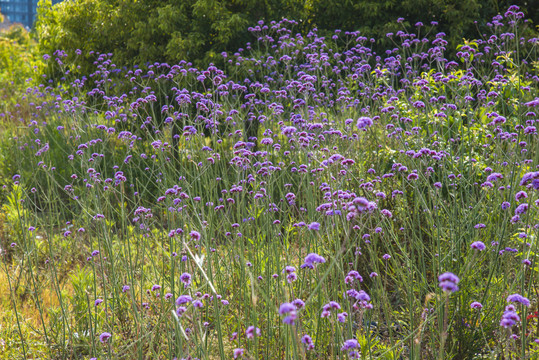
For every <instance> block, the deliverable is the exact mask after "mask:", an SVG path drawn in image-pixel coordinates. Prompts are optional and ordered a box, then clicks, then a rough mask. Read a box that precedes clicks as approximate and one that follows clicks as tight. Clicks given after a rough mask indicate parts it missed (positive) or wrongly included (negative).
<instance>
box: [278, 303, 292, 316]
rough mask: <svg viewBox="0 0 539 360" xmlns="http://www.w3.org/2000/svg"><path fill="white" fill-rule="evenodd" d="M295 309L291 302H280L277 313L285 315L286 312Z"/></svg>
mask: <svg viewBox="0 0 539 360" xmlns="http://www.w3.org/2000/svg"><path fill="white" fill-rule="evenodd" d="M295 310H296V307H295V306H294V304H291V303H283V304H281V306H280V307H279V315H281V316H282V315H286V314H288V313H289V312H292V311H295Z"/></svg>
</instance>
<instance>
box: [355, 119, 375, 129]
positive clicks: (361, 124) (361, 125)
mask: <svg viewBox="0 0 539 360" xmlns="http://www.w3.org/2000/svg"><path fill="white" fill-rule="evenodd" d="M372 124H373V122H372V119H371V118H370V117H366V116H362V117H360V118H359V119H357V123H356V126H357V128H358V129H359V130H362V129H365V128H368V127H371V126H372Z"/></svg>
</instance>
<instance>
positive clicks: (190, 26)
mask: <svg viewBox="0 0 539 360" xmlns="http://www.w3.org/2000/svg"><path fill="white" fill-rule="evenodd" d="M513 3H515V4H516V5H519V6H520V8H521V10H522V11H523V12H524V13H525V15H526V18H529V19H531V21H532V22H533V23H534V24H538V23H539V1H536V0H526V1H515V0H512V1H508V0H467V1H461V0H307V1H305V0H182V1H178V0H70V1H64V2H62V3H60V4H57V5H55V6H52V5H51V0H42V1H41V2H40V10H39V14H38V19H37V23H36V25H35V29H34V31H35V35H36V38H37V39H38V41H39V49H40V52H41V53H42V54H45V53H47V54H51V53H52V52H54V51H55V50H58V49H62V50H66V51H68V52H69V50H71V51H74V50H75V49H80V50H82V54H83V55H82V56H81V59H80V60H81V61H80V65H81V66H83V67H85V66H88V65H90V64H91V63H92V62H93V61H94V58H93V57H88V58H87V59H85V58H84V56H87V54H88V53H89V52H90V51H95V52H100V53H114V58H113V59H112V61H113V62H115V63H116V64H117V65H133V64H144V63H146V62H156V61H157V62H168V63H176V62H178V61H179V60H188V61H191V62H193V63H194V64H195V65H200V66H204V65H207V64H208V63H215V64H217V65H219V64H220V62H221V61H223V59H222V57H221V56H220V53H221V52H223V51H228V52H235V51H236V50H237V49H238V48H240V47H242V46H244V44H246V43H247V42H249V41H251V42H253V46H255V45H256V38H254V37H253V36H252V35H250V33H249V31H248V27H250V26H256V24H257V21H259V20H264V21H265V23H266V24H268V23H269V22H271V21H272V20H280V19H282V18H288V19H294V20H297V21H298V26H297V31H298V32H301V33H306V32H308V31H310V30H311V29H313V28H317V29H318V31H319V35H331V34H333V32H334V31H335V29H340V30H342V31H356V30H359V31H361V34H362V35H363V36H366V37H368V38H373V39H375V42H373V45H372V46H373V47H374V50H378V51H377V53H379V54H381V53H382V52H383V50H386V49H390V48H391V40H390V39H388V38H387V37H386V34H387V33H388V32H397V31H399V30H402V29H403V26H409V27H410V26H411V27H413V26H415V24H416V22H419V21H422V22H424V23H425V24H424V25H425V27H423V28H422V29H421V30H420V31H421V34H424V33H425V32H426V31H429V28H430V24H429V23H428V22H430V21H436V22H438V23H439V25H438V26H437V27H436V29H434V30H432V31H433V32H434V33H433V34H432V35H434V34H436V33H437V32H440V31H441V32H445V33H446V34H447V38H446V39H447V40H448V41H449V44H448V46H447V49H448V51H449V53H448V56H451V52H453V53H454V51H455V48H456V46H457V45H458V44H461V43H462V41H463V38H478V37H479V36H481V34H482V33H484V32H486V31H485V30H486V29H487V27H488V24H489V21H491V20H492V17H493V16H495V15H497V14H500V13H501V12H503V11H504V9H507V7H508V6H509V5H511V4H513ZM398 18H404V19H405V21H404V23H398V22H397V21H396V20H397V19H398ZM477 19H481V20H477ZM529 28H530V29H534V26H532V27H529ZM382 55H383V54H382Z"/></svg>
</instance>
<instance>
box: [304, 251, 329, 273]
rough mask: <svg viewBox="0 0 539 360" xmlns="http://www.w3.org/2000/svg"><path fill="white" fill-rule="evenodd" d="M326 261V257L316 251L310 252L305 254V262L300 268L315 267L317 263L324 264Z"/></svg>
mask: <svg viewBox="0 0 539 360" xmlns="http://www.w3.org/2000/svg"><path fill="white" fill-rule="evenodd" d="M325 262H326V259H325V258H324V257H323V256H320V255H318V254H315V253H310V254H309V255H307V256H305V263H304V264H303V265H301V266H300V268H302V269H304V268H309V269H313V268H314V266H315V265H316V264H323V263H325Z"/></svg>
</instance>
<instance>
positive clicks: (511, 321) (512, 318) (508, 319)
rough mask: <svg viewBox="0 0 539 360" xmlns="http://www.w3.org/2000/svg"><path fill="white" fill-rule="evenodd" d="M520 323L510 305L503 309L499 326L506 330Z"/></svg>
mask: <svg viewBox="0 0 539 360" xmlns="http://www.w3.org/2000/svg"><path fill="white" fill-rule="evenodd" d="M519 321H520V317H519V316H518V314H517V313H516V311H515V308H514V307H513V306H511V305H509V306H506V307H505V311H504V312H503V315H502V319H501V321H500V326H502V327H504V328H506V329H508V328H510V327H512V326H513V325H515V324H516V323H517V322H519Z"/></svg>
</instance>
